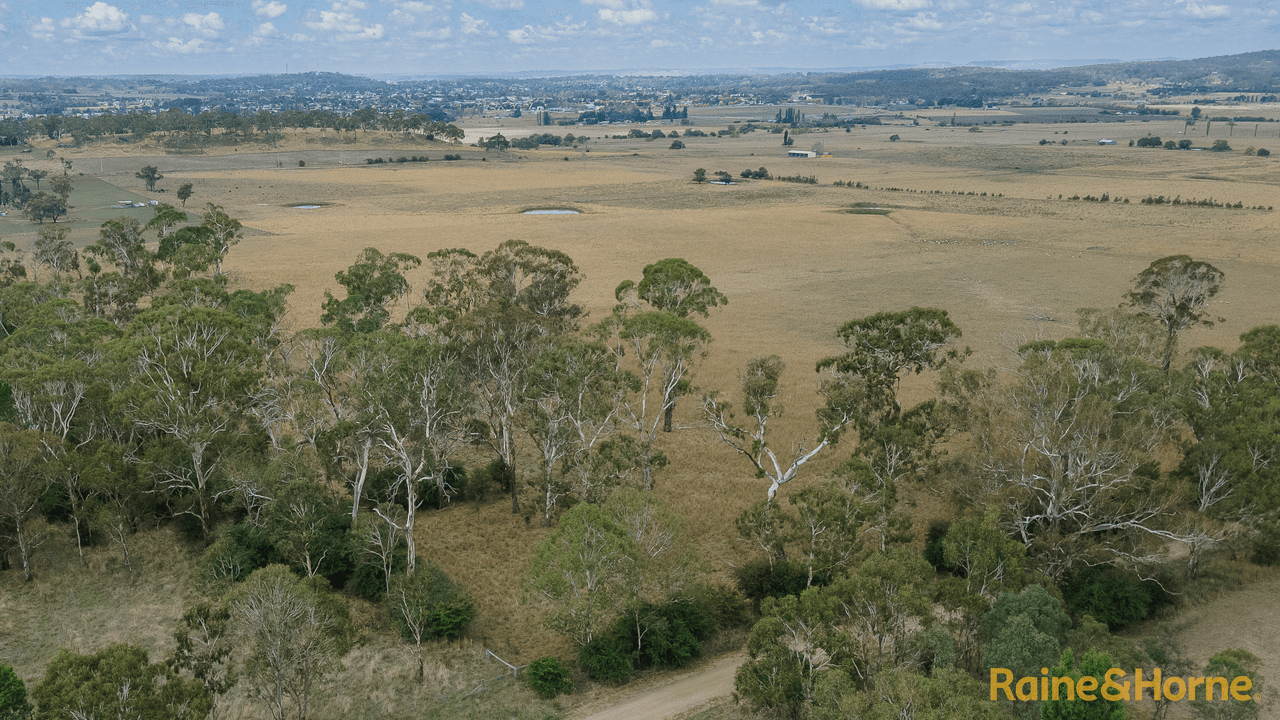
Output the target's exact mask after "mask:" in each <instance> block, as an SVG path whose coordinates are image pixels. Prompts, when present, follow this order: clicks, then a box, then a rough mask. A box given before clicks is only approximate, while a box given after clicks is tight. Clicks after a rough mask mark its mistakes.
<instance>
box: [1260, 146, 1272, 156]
mask: <svg viewBox="0 0 1280 720" xmlns="http://www.w3.org/2000/svg"><path fill="white" fill-rule="evenodd" d="M1258 157H1271V151H1270V150H1268V149H1266V148H1258Z"/></svg>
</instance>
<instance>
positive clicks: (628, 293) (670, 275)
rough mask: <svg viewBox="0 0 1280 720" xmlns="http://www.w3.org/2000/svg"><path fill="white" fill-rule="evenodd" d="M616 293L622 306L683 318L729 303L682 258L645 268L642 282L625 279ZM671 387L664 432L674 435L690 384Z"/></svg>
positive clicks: (676, 384) (703, 275) (707, 279)
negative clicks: (677, 409) (677, 412)
mask: <svg viewBox="0 0 1280 720" xmlns="http://www.w3.org/2000/svg"><path fill="white" fill-rule="evenodd" d="M613 294H614V297H616V298H617V300H618V302H620V303H622V304H623V305H626V306H629V307H633V308H637V309H639V308H640V307H641V302H643V303H646V304H648V305H649V306H650V307H651V308H652V309H654V310H662V311H664V312H669V313H671V314H672V315H675V316H676V317H682V318H685V317H688V316H689V315H691V314H694V313H697V314H699V315H701V316H702V317H704V318H705V317H708V316H709V312H708V311H709V310H710V308H714V307H719V306H723V305H728V304H729V299H728V298H727V297H725V296H724V294H723V293H721V292H720V291H719V290H717V289H716V288H715V287H713V286H712V285H711V280H710V279H709V278H708V277H707V276H706V274H704V273H703V272H702V271H701V270H699V269H698V268H697V267H695V266H694V265H693V264H691V263H689V262H688V261H687V260H685V259H683V258H666V259H665V260H659V261H658V262H656V263H653V264H652V265H646V266H645V268H644V271H643V277H642V278H641V280H640V282H639V283H636V282H634V281H632V280H624V281H622V283H621V284H619V285H618V287H617V288H616V289H615V290H614V291H613ZM671 388H672V392H674V393H676V395H675V396H673V397H670V398H664V401H665V403H664V404H665V406H666V410H665V412H664V413H663V421H662V430H663V432H671V430H672V423H673V416H674V414H675V407H676V402H677V401H678V396H679V394H681V393H682V392H684V391H687V389H688V383H687V382H686V383H675V384H671Z"/></svg>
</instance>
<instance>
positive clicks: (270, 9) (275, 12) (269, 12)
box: [253, 0, 289, 20]
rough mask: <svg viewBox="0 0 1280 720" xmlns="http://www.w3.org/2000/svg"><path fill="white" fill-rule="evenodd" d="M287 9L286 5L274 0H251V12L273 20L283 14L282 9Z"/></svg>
mask: <svg viewBox="0 0 1280 720" xmlns="http://www.w3.org/2000/svg"><path fill="white" fill-rule="evenodd" d="M288 9H289V6H288V5H285V4H284V3H280V2H276V0H271V2H266V1H265V0H253V12H254V14H256V15H258V16H259V17H265V18H268V19H271V20H275V19H276V18H278V17H280V16H281V15H283V14H284V11H285V10H288Z"/></svg>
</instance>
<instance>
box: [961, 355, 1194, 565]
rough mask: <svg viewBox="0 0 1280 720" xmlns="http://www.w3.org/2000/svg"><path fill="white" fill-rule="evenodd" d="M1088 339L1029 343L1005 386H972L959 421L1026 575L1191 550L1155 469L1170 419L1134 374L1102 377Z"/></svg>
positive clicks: (982, 496) (1102, 363) (977, 495)
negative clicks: (1180, 546) (1182, 544)
mask: <svg viewBox="0 0 1280 720" xmlns="http://www.w3.org/2000/svg"><path fill="white" fill-rule="evenodd" d="M1106 355H1107V349H1106V347H1105V344H1104V343H1103V342H1102V341H1099V340H1093V339H1067V340H1064V341H1061V342H1058V343H1053V342H1052V341H1047V342H1041V343H1031V344H1029V345H1027V346H1024V347H1023V348H1021V349H1020V353H1019V360H1020V364H1019V365H1018V366H1017V367H1016V368H1015V369H1014V372H1013V373H1012V377H1011V378H1009V381H1008V382H1004V381H1001V380H1000V379H998V378H996V377H995V375H994V373H993V374H991V375H989V376H988V377H987V378H985V379H982V380H981V381H978V382H976V383H975V385H974V389H973V392H972V393H971V394H970V398H971V399H970V400H969V401H968V402H967V403H966V404H967V407H965V408H964V414H963V415H962V416H961V421H962V422H963V423H964V425H965V426H966V427H967V429H968V434H969V437H970V439H971V443H972V457H973V459H974V461H975V463H976V465H977V467H978V469H979V473H978V474H977V476H976V478H975V479H976V480H977V481H978V483H979V486H978V487H977V488H975V489H974V491H973V492H972V498H973V499H975V500H977V501H978V502H988V503H997V504H999V505H1000V507H1001V508H1002V517H1003V519H1004V522H1005V524H1006V528H1007V530H1008V531H1009V532H1010V533H1011V534H1012V535H1013V536H1014V537H1015V538H1017V539H1018V541H1019V542H1021V543H1022V544H1023V545H1024V546H1025V547H1026V549H1027V555H1028V560H1029V564H1030V565H1031V566H1032V567H1034V568H1036V569H1038V570H1039V571H1040V572H1042V573H1044V574H1045V575H1047V576H1048V577H1051V578H1054V579H1059V578H1062V577H1064V576H1066V575H1068V574H1069V573H1070V572H1071V571H1072V570H1074V569H1075V568H1077V567H1080V566H1081V565H1082V564H1090V565H1096V564H1115V565H1122V566H1130V567H1138V568H1141V567H1143V566H1144V565H1148V564H1150V563H1153V562H1157V561H1159V560H1161V559H1162V556H1163V552H1164V551H1163V548H1164V546H1165V545H1166V544H1167V542H1169V541H1171V540H1187V541H1194V540H1195V539H1196V534H1197V533H1196V531H1195V530H1194V528H1191V529H1188V528H1184V527H1182V525H1183V524H1184V523H1183V522H1182V521H1183V520H1185V519H1186V518H1184V517H1183V516H1182V515H1181V514H1180V513H1177V512H1175V511H1174V508H1175V504H1176V502H1177V498H1176V495H1175V494H1174V493H1173V492H1172V491H1171V488H1169V487H1168V486H1167V485H1166V484H1165V483H1163V482H1162V480H1161V477H1160V473H1159V472H1158V470H1157V469H1156V464H1155V459H1156V452H1157V450H1158V449H1159V448H1160V447H1162V446H1163V445H1164V444H1165V442H1166V441H1167V439H1168V437H1169V434H1170V432H1171V423H1170V420H1171V417H1170V412H1169V410H1168V408H1166V407H1164V406H1163V403H1162V402H1161V400H1160V398H1159V397H1158V395H1157V394H1155V393H1153V392H1152V391H1151V389H1150V384H1151V381H1150V379H1149V378H1148V377H1147V376H1146V375H1144V374H1143V373H1141V372H1106V371H1104V368H1105V367H1106V365H1107V363H1108V359H1107V357H1106Z"/></svg>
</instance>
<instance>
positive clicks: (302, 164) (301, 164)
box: [298, 160, 307, 167]
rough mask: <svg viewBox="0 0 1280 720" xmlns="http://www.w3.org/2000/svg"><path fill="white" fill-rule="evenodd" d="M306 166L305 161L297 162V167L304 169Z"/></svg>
mask: <svg viewBox="0 0 1280 720" xmlns="http://www.w3.org/2000/svg"><path fill="white" fill-rule="evenodd" d="M306 166H307V161H306V160H299V161H298V167H306Z"/></svg>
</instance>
